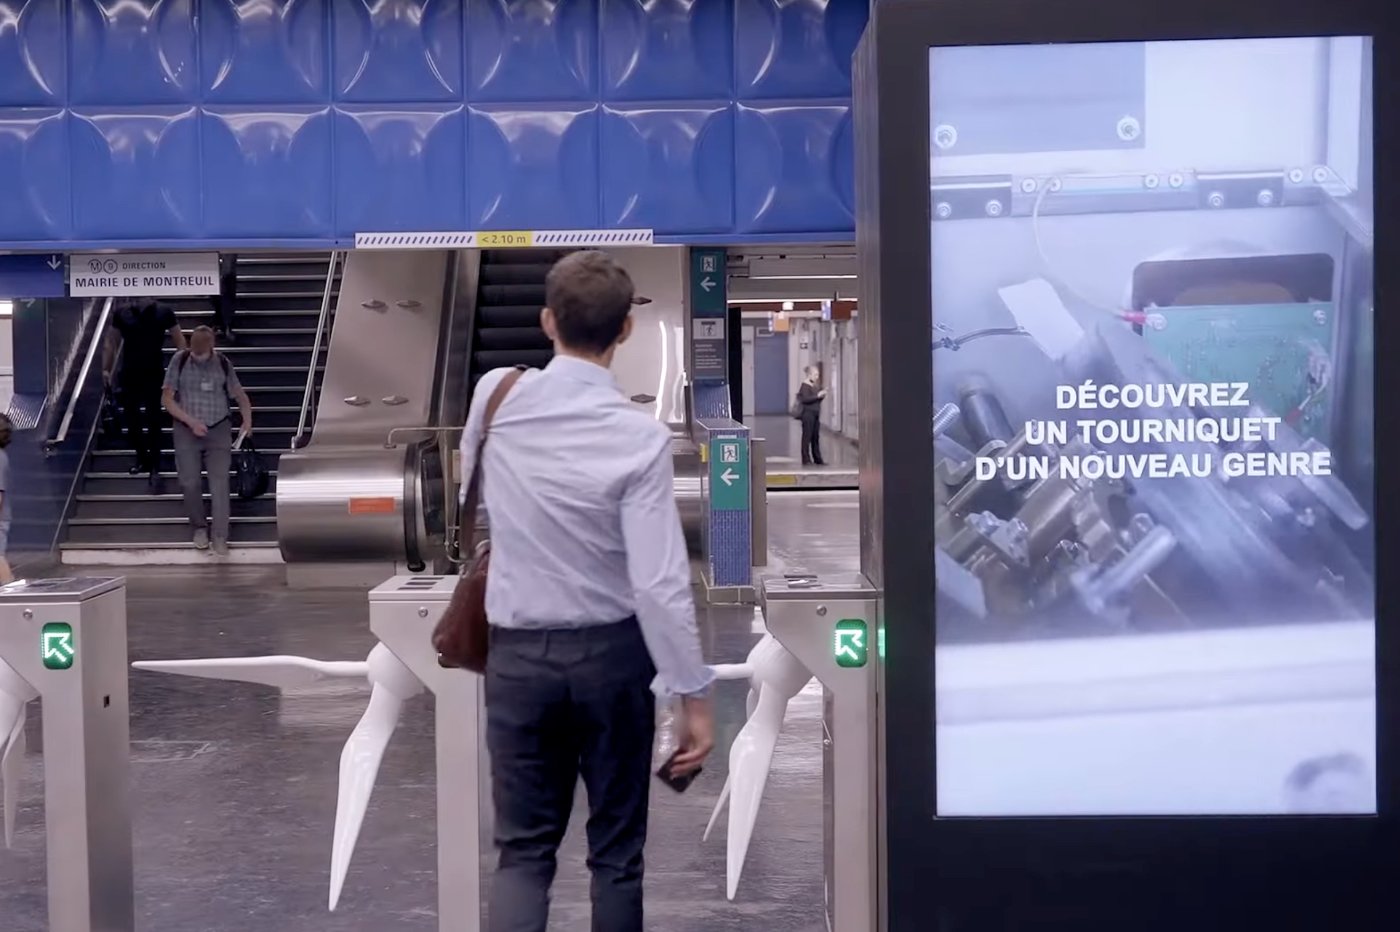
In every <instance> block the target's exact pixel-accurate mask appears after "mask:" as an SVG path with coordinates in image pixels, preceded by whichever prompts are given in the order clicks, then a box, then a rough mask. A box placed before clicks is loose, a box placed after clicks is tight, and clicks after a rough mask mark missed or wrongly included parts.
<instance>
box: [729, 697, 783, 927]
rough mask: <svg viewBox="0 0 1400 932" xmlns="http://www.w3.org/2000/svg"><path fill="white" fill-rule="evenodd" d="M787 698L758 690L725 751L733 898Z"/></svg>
mask: <svg viewBox="0 0 1400 932" xmlns="http://www.w3.org/2000/svg"><path fill="white" fill-rule="evenodd" d="M787 705H788V700H787V697H785V696H783V695H781V694H780V693H779V692H778V690H776V689H774V688H773V687H772V686H769V685H768V684H766V683H765V684H763V685H762V686H760V687H759V692H758V708H756V709H754V713H753V715H752V716H750V717H749V720H748V722H747V723H746V724H745V725H744V727H743V728H742V729H740V730H739V735H738V737H736V738H735V739H734V745H733V746H732V747H731V748H730V749H729V840H728V852H727V853H728V858H727V872H728V895H729V899H731V900H732V899H734V894H735V892H736V891H737V890H738V889H739V878H740V876H742V875H743V873H744V860H745V859H746V858H747V857H748V854H749V842H750V841H751V840H752V838H753V827H754V823H755V822H757V821H758V807H759V803H761V802H762V801H763V788H764V787H765V786H767V785H768V771H769V770H770V769H772V766H773V749H774V748H775V747H777V745H778V735H779V734H780V733H781V732H782V730H783V719H784V718H785V717H786V715H787Z"/></svg>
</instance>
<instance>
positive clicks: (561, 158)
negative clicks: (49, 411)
mask: <svg viewBox="0 0 1400 932" xmlns="http://www.w3.org/2000/svg"><path fill="white" fill-rule="evenodd" d="M869 2H870V0H0V250H26V249H32V250H35V251H40V250H44V251H47V250H51V249H71V250H86V249H93V248H102V247H104V246H107V245H110V246H112V247H114V248H118V247H123V246H125V247H127V248H138V247H139V248H161V247H169V248H211V247H217V246H229V247H235V248H236V247H238V246H245V247H251V246H253V245H258V246H271V245H274V244H297V245H305V246H316V247H321V248H326V247H329V246H331V245H344V244H348V243H350V242H353V236H354V234H355V233H363V232H377V231H413V230H433V231H436V230H442V231H452V230H472V229H533V230H546V229H580V228H597V227H607V228H612V229H617V228H627V227H649V228H651V229H653V230H654V231H655V232H656V234H657V236H658V237H660V238H661V239H663V240H665V241H670V242H676V241H691V242H702V241H703V242H707V243H715V242H721V243H722V242H734V243H738V242H744V241H746V240H748V241H755V242H757V241H765V242H766V241H772V240H773V238H775V237H778V238H790V239H814V240H825V239H832V238H840V239H845V238H847V237H849V236H850V234H851V231H852V229H853V227H854V222H853V219H852V210H851V202H852V197H851V189H852V187H853V184H852V182H853V177H852V176H853V168H852V157H851V126H850V114H849V110H850V72H851V69H850V57H851V53H852V51H853V50H854V48H855V45H856V41H857V39H858V38H859V36H860V34H861V31H862V29H863V27H864V25H865V21H866V17H867V13H868V3H869ZM687 238H689V239H688V240H687Z"/></svg>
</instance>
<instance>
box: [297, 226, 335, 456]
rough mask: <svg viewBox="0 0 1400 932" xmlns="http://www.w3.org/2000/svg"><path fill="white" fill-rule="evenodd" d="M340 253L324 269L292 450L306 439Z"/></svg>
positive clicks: (332, 255)
mask: <svg viewBox="0 0 1400 932" xmlns="http://www.w3.org/2000/svg"><path fill="white" fill-rule="evenodd" d="M339 260H340V253H339V252H335V251H332V252H331V261H330V266H329V267H328V268H327V269H326V287H325V289H324V290H323V291H322V292H321V313H320V315H319V316H318V317H317V318H316V339H315V340H314V341H313V342H312V345H311V366H310V368H309V369H308V370H307V373H306V389H305V390H304V391H303V392H302V395H301V413H300V414H299V415H298V416H297V432H296V435H295V436H293V437H292V449H293V450H299V449H301V447H302V445H303V440H304V438H305V437H306V422H307V420H308V418H309V417H310V415H311V398H312V396H313V395H314V394H315V391H316V370H317V368H318V367H319V365H320V362H321V344H322V343H323V342H324V341H325V335H326V324H327V322H328V321H329V320H330V316H331V295H332V294H333V293H334V292H335V267H336V263H337V262H338V261H339Z"/></svg>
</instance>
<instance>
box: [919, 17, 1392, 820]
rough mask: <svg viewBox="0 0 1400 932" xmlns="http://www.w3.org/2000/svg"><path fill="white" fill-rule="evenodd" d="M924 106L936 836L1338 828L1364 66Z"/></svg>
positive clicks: (1118, 62) (1274, 51)
mask: <svg viewBox="0 0 1400 932" xmlns="http://www.w3.org/2000/svg"><path fill="white" fill-rule="evenodd" d="M929 91H930V93H929V107H930V117H931V120H930V136H931V138H930V153H931V158H930V175H929V177H930V198H931V201H930V215H931V262H932V265H931V291H932V295H931V296H932V314H933V321H932V323H933V345H932V347H931V353H932V365H933V402H934V404H933V410H934V417H933V423H932V442H933V446H934V453H935V457H934V460H935V468H934V473H935V477H934V490H935V491H934V503H933V504H934V514H935V518H934V520H935V541H936V546H935V550H934V553H933V555H932V559H933V563H934V566H933V569H934V577H935V580H936V588H937V597H936V598H937V601H936V613H935V620H934V624H935V626H936V631H935V642H936V650H935V654H934V658H933V664H934V667H935V669H934V671H933V673H934V682H935V684H936V685H935V711H936V714H935V728H936V735H935V739H936V742H937V814H938V815H939V816H943V817H1036V816H1211V815H1351V816H1365V815H1371V814H1374V813H1375V812H1376V780H1377V774H1376V703H1375V694H1376V689H1375V685H1376V684H1375V669H1376V662H1375V653H1376V649H1375V640H1376V639H1375V575H1376V566H1375V529H1374V513H1375V509H1374V495H1373V488H1374V484H1375V478H1374V467H1373V462H1374V453H1373V449H1374V444H1373V409H1374V398H1373V389H1372V384H1373V372H1374V369H1373V304H1374V298H1373V288H1372V281H1373V264H1372V253H1371V245H1370V241H1369V235H1368V233H1367V231H1368V230H1369V226H1370V222H1371V212H1372V204H1371V194H1370V191H1371V171H1372V168H1371V158H1372V155H1371V153H1372V135H1371V132H1372V131H1371V114H1370V111H1371V106H1372V104H1371V41H1370V40H1369V39H1368V38H1365V37H1323V38H1288V39H1241V40H1211V41H1192V42H1146V43H1141V42H1139V43H1095V44H1084V45H1026V46H980V47H941V48H933V49H931V50H930V52H929Z"/></svg>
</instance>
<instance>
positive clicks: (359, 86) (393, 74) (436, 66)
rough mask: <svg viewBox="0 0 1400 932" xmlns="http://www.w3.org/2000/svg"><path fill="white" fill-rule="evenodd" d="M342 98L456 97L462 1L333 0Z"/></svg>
mask: <svg viewBox="0 0 1400 932" xmlns="http://www.w3.org/2000/svg"><path fill="white" fill-rule="evenodd" d="M332 5H333V6H334V8H335V9H334V14H333V16H332V30H331V31H332V35H333V37H334V38H333V48H334V54H333V56H332V58H333V61H334V66H335V95H336V99H337V100H342V101H356V102H388V101H440V100H444V101H445V100H457V99H459V98H460V96H461V93H462V5H461V0H333V4H332Z"/></svg>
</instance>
